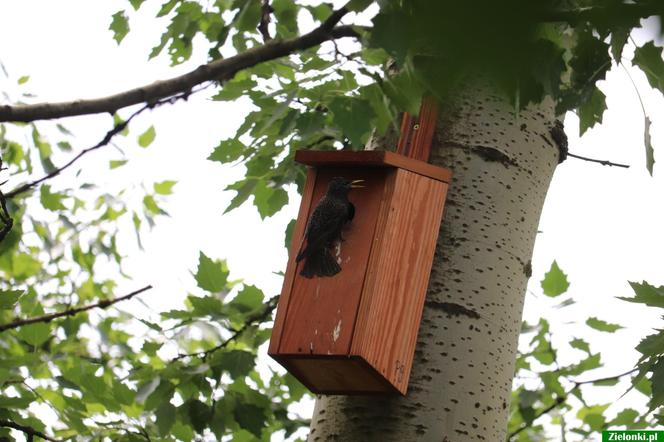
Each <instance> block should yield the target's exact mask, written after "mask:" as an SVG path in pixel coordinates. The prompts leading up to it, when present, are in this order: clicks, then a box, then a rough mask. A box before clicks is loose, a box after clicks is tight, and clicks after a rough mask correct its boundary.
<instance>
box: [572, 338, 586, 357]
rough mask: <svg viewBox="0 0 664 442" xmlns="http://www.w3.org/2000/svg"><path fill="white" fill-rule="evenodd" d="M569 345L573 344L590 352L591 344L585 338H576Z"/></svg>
mask: <svg viewBox="0 0 664 442" xmlns="http://www.w3.org/2000/svg"><path fill="white" fill-rule="evenodd" d="M569 345H570V346H572V347H573V348H576V349H579V350H583V351H585V352H586V353H588V354H590V345H588V343H587V342H586V341H584V340H583V339H579V338H574V339H572V340H571V341H570V343H569Z"/></svg>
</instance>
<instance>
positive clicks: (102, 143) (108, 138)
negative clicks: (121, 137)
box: [0, 92, 191, 241]
mask: <svg viewBox="0 0 664 442" xmlns="http://www.w3.org/2000/svg"><path fill="white" fill-rule="evenodd" d="M189 95H191V92H186V93H184V92H183V93H181V94H178V95H175V96H173V97H169V98H164V99H160V100H157V101H156V102H154V103H150V104H146V105H145V106H143V107H141V108H140V109H139V110H137V111H136V112H134V113H133V114H131V115H130V116H129V118H127V119H126V120H125V121H122V122H120V123H118V124H116V125H115V126H114V127H113V128H112V129H111V130H109V131H108V132H106V135H104V138H102V139H101V141H99V142H98V143H97V144H95V145H94V146H91V147H88V148H87V149H83V150H82V151H81V152H79V153H78V155H76V156H75V157H74V158H72V159H71V160H69V161H68V162H67V163H66V164H64V165H62V166H60V167H58V168H56V169H55V170H52V171H51V172H49V173H48V174H46V175H44V176H43V177H41V178H39V179H37V180H34V181H30V182H28V183H25V184H23V185H21V186H19V187H17V188H16V189H13V190H11V191H9V192H8V193H7V194H6V195H5V197H6V198H14V197H15V196H16V195H19V194H21V193H24V192H27V191H28V190H30V189H32V188H33V187H35V186H37V185H39V184H41V183H43V182H44V181H46V180H49V179H51V178H53V177H56V176H58V175H60V173H61V172H62V171H63V170H65V169H67V168H69V167H70V166H72V165H73V164H74V163H76V162H77V161H78V160H80V159H81V158H82V157H83V156H84V155H85V154H88V153H90V152H92V151H93V150H97V149H99V148H100V147H104V146H106V145H107V144H108V143H110V142H111V139H112V138H113V137H114V136H115V135H117V134H119V133H120V132H122V131H123V130H125V128H126V127H127V126H129V123H130V122H131V120H133V119H134V118H135V117H137V116H138V115H139V114H141V113H143V112H144V111H145V110H147V109H153V108H155V107H158V106H161V105H163V104H166V103H173V102H174V101H176V100H179V99H186V98H188V97H189ZM1 240H2V238H1V237H0V241H1Z"/></svg>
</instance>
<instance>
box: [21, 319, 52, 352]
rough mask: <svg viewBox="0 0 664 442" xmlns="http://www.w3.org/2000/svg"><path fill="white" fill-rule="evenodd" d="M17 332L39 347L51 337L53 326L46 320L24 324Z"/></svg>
mask: <svg viewBox="0 0 664 442" xmlns="http://www.w3.org/2000/svg"><path fill="white" fill-rule="evenodd" d="M17 334H18V337H19V338H20V339H23V340H24V341H25V342H27V343H28V344H30V345H33V346H35V347H38V346H40V345H41V344H43V343H44V342H46V341H47V340H48V338H50V337H51V326H50V325H49V324H47V323H44V322H37V323H36V324H30V325H24V326H23V327H21V328H20V329H19V331H18V333H17Z"/></svg>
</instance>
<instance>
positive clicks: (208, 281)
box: [194, 252, 228, 293]
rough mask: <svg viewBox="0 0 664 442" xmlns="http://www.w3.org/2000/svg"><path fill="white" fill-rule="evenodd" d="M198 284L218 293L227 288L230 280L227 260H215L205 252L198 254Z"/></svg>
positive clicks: (196, 276) (204, 288)
mask: <svg viewBox="0 0 664 442" xmlns="http://www.w3.org/2000/svg"><path fill="white" fill-rule="evenodd" d="M194 277H195V278H196V282H197V283H198V286H199V287H200V288H202V289H203V290H207V291H208V292H212V293H217V292H220V291H222V290H224V289H225V288H226V284H227V282H228V267H227V266H226V261H213V260H212V259H210V258H208V257H207V256H206V255H205V254H204V253H203V252H200V253H199V256H198V270H197V271H196V275H194Z"/></svg>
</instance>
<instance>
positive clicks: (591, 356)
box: [508, 262, 664, 442]
mask: <svg viewBox="0 0 664 442" xmlns="http://www.w3.org/2000/svg"><path fill="white" fill-rule="evenodd" d="M554 267H555V270H554ZM551 275H564V274H563V273H562V271H561V270H560V268H558V266H557V264H556V263H555V262H554V265H553V266H552V270H551V271H549V272H548V273H547V274H546V275H545V278H544V281H546V280H547V279H551V278H552V276H551ZM565 283H566V285H565V288H564V289H562V291H561V290H556V291H555V293H556V296H561V295H564V294H565V293H566V291H567V287H568V286H569V285H568V284H567V281H566V279H565ZM542 286H543V289H544V290H545V291H546V288H545V287H544V284H542ZM632 287H633V288H634V291H635V293H636V296H635V297H634V298H621V299H625V300H627V301H631V302H638V303H645V304H647V305H649V306H653V307H660V308H664V303H660V302H659V301H660V298H661V296H662V294H664V287H660V288H656V287H653V286H651V285H649V284H648V283H645V282H644V283H642V284H636V283H632ZM660 292H661V293H660ZM661 299H664V298H661ZM568 305H570V303H568V304H564V305H562V307H561V306H560V305H559V306H552V307H553V308H565V307H567V306H568ZM542 315H543V316H547V312H546V311H544V312H542ZM586 325H587V326H588V327H590V328H592V329H595V330H598V331H601V332H608V333H614V332H617V331H618V330H620V329H621V328H623V327H622V326H620V325H618V324H610V323H607V322H605V321H602V320H599V319H597V318H593V317H590V318H588V319H587V320H586ZM521 332H522V335H521V344H522V345H521V346H520V347H521V348H520V351H519V355H518V358H517V361H516V375H515V383H514V390H513V392H512V403H511V407H510V409H511V412H510V420H509V425H508V434H509V440H511V441H522V442H530V441H537V440H546V437H547V435H548V434H551V432H553V433H556V434H562V438H563V439H564V440H594V438H599V437H601V432H602V431H603V430H606V429H626V430H630V429H644V428H656V427H657V425H658V423H661V422H660V421H659V417H658V416H659V415H660V414H661V411H662V410H661V408H660V410H659V413H658V412H657V411H656V410H657V409H658V407H662V406H663V405H664V403H663V402H662V401H664V397H662V394H663V392H662V388H661V385H663V384H662V375H663V374H664V372H663V371H662V365H664V364H662V362H661V361H662V360H664V358H663V357H662V355H663V354H664V331H660V332H659V333H657V334H654V335H650V336H648V337H646V338H645V339H644V340H642V341H641V343H640V344H639V345H638V346H637V350H638V351H639V352H640V353H641V354H642V355H643V357H642V358H641V360H640V361H639V363H638V365H637V367H636V368H635V369H632V370H629V371H627V372H624V373H616V374H615V375H611V376H597V375H595V376H593V375H592V372H593V370H595V369H598V368H601V367H602V355H601V354H599V353H597V352H595V351H593V345H592V343H591V342H589V341H587V340H585V339H582V338H578V337H577V338H574V339H572V340H570V341H569V342H568V343H565V344H568V345H556V344H554V339H553V336H554V335H556V333H555V332H554V331H552V330H551V325H550V323H549V321H548V320H546V319H544V318H541V319H540V320H539V322H538V323H537V324H527V323H524V324H523V326H522V329H521ZM566 347H567V348H566ZM572 349H573V350H572ZM574 350H577V351H574ZM561 354H575V355H577V358H576V359H575V360H572V361H568V360H563V358H561V357H560V355H561ZM627 381H629V383H631V385H632V386H631V387H625V383H626V382H627ZM628 385H629V384H628ZM614 386H615V387H616V388H617V390H618V391H616V395H621V392H622V393H624V392H625V390H627V389H629V390H631V389H632V388H634V389H636V390H637V391H638V392H640V393H641V394H642V395H643V396H642V400H643V402H645V401H646V400H649V401H650V403H649V409H646V408H645V407H643V408H642V409H638V410H637V409H634V408H631V407H633V406H634V401H633V400H632V401H631V403H630V406H631V407H626V408H625V406H624V405H623V406H621V405H622V404H621V401H620V400H619V401H617V402H616V403H613V404H611V403H592V402H590V401H591V400H592V398H593V396H594V395H593V393H594V391H595V389H597V388H606V387H614ZM543 422H547V423H548V425H545V424H544V423H543ZM552 427H560V429H559V430H557V429H553V430H552Z"/></svg>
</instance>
